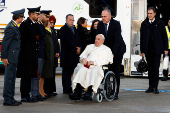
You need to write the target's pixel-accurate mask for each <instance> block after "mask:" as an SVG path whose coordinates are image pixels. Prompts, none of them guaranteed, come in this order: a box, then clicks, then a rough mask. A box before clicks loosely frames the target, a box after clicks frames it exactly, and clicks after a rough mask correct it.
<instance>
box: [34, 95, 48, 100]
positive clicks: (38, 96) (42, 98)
mask: <svg viewBox="0 0 170 113" xmlns="http://www.w3.org/2000/svg"><path fill="white" fill-rule="evenodd" d="M36 98H37V100H38V101H44V100H45V99H47V97H42V96H41V95H37V96H36Z"/></svg>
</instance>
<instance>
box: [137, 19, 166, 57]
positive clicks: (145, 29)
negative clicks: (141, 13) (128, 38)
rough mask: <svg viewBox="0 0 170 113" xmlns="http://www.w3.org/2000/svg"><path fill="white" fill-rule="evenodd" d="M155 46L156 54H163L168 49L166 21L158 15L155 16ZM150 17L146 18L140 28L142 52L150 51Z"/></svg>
mask: <svg viewBox="0 0 170 113" xmlns="http://www.w3.org/2000/svg"><path fill="white" fill-rule="evenodd" d="M154 23H155V24H154V28H153V33H154V37H153V38H154V42H153V43H154V45H155V46H154V47H155V51H156V54H162V53H163V52H164V51H165V50H167V51H168V37H167V34H166V30H165V25H164V22H163V21H162V20H160V19H158V18H157V17H155V22H154ZM149 24H150V23H149V19H148V18H147V19H145V20H144V21H143V22H142V24H141V28H140V50H141V53H145V54H146V53H147V52H148V42H149V32H150V26H149Z"/></svg>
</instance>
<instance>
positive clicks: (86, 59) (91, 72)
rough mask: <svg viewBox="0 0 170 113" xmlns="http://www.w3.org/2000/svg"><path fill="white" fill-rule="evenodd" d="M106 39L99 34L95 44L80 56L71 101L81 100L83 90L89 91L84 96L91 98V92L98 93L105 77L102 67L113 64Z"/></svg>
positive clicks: (73, 81)
mask: <svg viewBox="0 0 170 113" xmlns="http://www.w3.org/2000/svg"><path fill="white" fill-rule="evenodd" d="M104 40H105V37H104V36H103V35H102V34H98V35H97V36H96V39H95V44H90V45H88V46H87V47H86V49H85V50H84V51H83V53H82V54H81V55H80V63H79V64H78V65H77V67H76V68H75V69H74V74H73V80H72V88H73V91H74V93H72V94H70V95H69V97H70V99H71V100H80V98H81V90H82V89H88V90H87V92H86V94H85V95H84V96H87V98H89V97H90V96H91V92H92V91H94V92H95V93H97V89H98V87H99V86H100V83H101V81H102V79H103V77H104V72H103V69H102V65H106V64H109V63H110V64H112V63H113V54H112V52H111V50H110V48H109V47H107V46H105V45H103V43H104Z"/></svg>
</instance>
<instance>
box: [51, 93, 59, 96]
mask: <svg viewBox="0 0 170 113" xmlns="http://www.w3.org/2000/svg"><path fill="white" fill-rule="evenodd" d="M50 95H51V96H57V95H58V94H57V93H51V94H50Z"/></svg>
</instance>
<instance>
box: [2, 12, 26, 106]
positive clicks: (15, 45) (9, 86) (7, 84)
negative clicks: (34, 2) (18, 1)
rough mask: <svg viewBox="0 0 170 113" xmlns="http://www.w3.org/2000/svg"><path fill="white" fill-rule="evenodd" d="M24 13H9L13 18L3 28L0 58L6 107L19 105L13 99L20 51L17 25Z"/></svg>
mask: <svg viewBox="0 0 170 113" xmlns="http://www.w3.org/2000/svg"><path fill="white" fill-rule="evenodd" d="M24 12H25V9H21V10H17V11H14V12H11V13H12V14H13V17H12V20H11V21H10V22H9V23H8V25H7V26H6V28H5V31H4V32H5V35H4V38H3V41H2V47H1V58H2V61H3V63H4V66H5V77H4V89H3V98H4V102H3V105H7V106H18V105H20V104H21V102H17V101H16V100H15V99H14V94H15V78H16V68H17V61H18V53H19V49H20V31H19V29H18V24H20V23H21V22H22V21H23V18H24Z"/></svg>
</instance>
